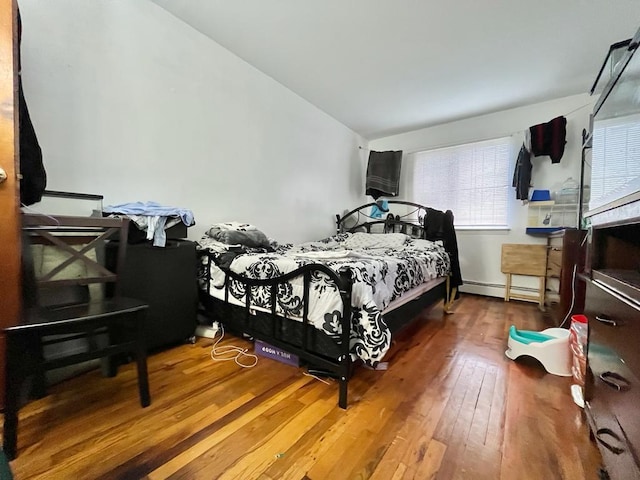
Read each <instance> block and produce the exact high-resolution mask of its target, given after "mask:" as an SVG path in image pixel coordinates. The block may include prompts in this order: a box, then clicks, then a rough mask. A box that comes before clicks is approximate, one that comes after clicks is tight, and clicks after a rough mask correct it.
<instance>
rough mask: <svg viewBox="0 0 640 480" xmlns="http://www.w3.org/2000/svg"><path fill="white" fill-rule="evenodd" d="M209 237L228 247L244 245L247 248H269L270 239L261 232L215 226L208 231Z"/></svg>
mask: <svg viewBox="0 0 640 480" xmlns="http://www.w3.org/2000/svg"><path fill="white" fill-rule="evenodd" d="M207 235H208V236H209V237H211V238H213V239H214V240H216V241H218V242H222V243H226V244H227V245H244V246H245V247H253V248H260V247H264V248H267V247H269V246H270V244H269V239H268V238H267V236H266V235H265V234H264V233H262V232H261V231H260V230H258V229H255V230H247V231H242V230H229V229H224V228H221V227H220V226H216V225H214V226H213V227H211V228H210V229H209V230H208V231H207Z"/></svg>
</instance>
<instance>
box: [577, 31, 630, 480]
mask: <svg viewBox="0 0 640 480" xmlns="http://www.w3.org/2000/svg"><path fill="white" fill-rule="evenodd" d="M639 42H640V31H638V33H636V35H635V36H634V38H633V39H632V40H631V41H630V42H628V43H626V44H623V45H622V46H621V47H620V48H622V50H621V51H618V52H617V53H616V54H615V55H610V56H611V57H615V58H616V59H618V60H617V62H616V67H615V68H612V69H603V71H611V72H613V73H612V74H611V78H609V79H607V82H606V86H605V87H604V90H603V91H602V93H601V94H600V98H599V99H598V101H597V103H596V106H595V110H594V114H593V124H592V126H591V131H590V132H589V135H587V136H586V137H585V145H584V150H583V151H584V152H585V155H584V162H583V166H584V170H583V171H584V176H583V177H584V180H583V182H582V197H583V199H588V200H589V202H588V210H587V211H586V213H585V214H584V219H585V222H586V223H587V224H589V233H588V237H587V239H588V241H587V253H586V265H585V271H584V275H583V278H584V280H585V281H586V292H585V314H586V315H587V317H588V322H589V337H588V345H587V372H586V373H587V375H586V382H585V392H584V394H585V413H586V415H587V419H588V421H589V426H590V428H591V434H592V435H593V438H594V439H595V441H596V443H597V445H598V447H599V449H600V452H601V454H602V459H603V462H604V467H605V468H606V470H607V473H608V476H609V478H611V479H612V480H615V479H640V156H639V155H638V153H637V152H639V151H640V103H639V102H638V99H637V98H636V93H635V92H638V91H640V77H639V76H638V75H637V72H638V71H639V70H640V54H639V53H637V46H638V44H639ZM612 48H613V46H612Z"/></svg>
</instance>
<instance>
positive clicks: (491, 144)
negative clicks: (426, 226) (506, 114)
mask: <svg viewBox="0 0 640 480" xmlns="http://www.w3.org/2000/svg"><path fill="white" fill-rule="evenodd" d="M511 144H512V141H511V138H510V137H507V138H500V139H496V140H488V141H484V142H476V143H469V144H466V145H459V146H455V147H449V148H440V149H437V150H428V151H424V152H417V153H414V154H413V161H414V165H415V167H414V176H413V178H414V180H413V196H414V199H415V201H416V202H418V203H421V204H422V205H426V206H429V207H432V208H436V209H438V210H443V211H446V210H451V211H452V212H453V214H454V218H455V225H456V227H471V228H478V227H481V228H506V227H508V204H509V203H508V199H509V192H510V191H512V190H513V188H512V187H511V184H512V181H513V177H512V172H511V161H510V159H511Z"/></svg>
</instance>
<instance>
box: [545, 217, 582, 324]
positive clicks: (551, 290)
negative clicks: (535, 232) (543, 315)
mask: <svg viewBox="0 0 640 480" xmlns="http://www.w3.org/2000/svg"><path fill="white" fill-rule="evenodd" d="M585 238H586V231H585V230H577V229H574V228H572V229H565V230H560V231H558V232H555V233H553V234H551V235H550V236H549V237H548V240H547V269H546V275H547V279H546V290H545V308H546V311H547V312H548V314H549V316H550V317H551V321H552V323H553V324H554V325H561V324H563V322H564V326H568V325H569V320H568V318H569V317H570V315H571V314H573V313H577V312H581V311H582V309H583V308H584V291H585V282H584V279H582V278H580V273H582V272H583V270H584V265H585Z"/></svg>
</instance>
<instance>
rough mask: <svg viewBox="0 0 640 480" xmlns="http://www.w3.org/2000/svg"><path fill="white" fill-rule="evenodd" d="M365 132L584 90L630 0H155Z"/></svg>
mask: <svg viewBox="0 0 640 480" xmlns="http://www.w3.org/2000/svg"><path fill="white" fill-rule="evenodd" d="M153 1H154V2H155V3H157V4H158V5H160V6H162V7H163V8H165V9H166V10H167V11H169V12H171V13H172V14H174V15H175V16H176V17H178V18H180V19H182V20H184V21H185V22H186V23H188V24H190V25H191V26H193V27H194V28H195V29H197V30H199V31H200V32H202V33H203V34H205V35H207V36H208V37H210V38H212V39H213V40H215V41H216V42H217V43H219V44H220V45H222V46H223V47H225V48H227V49H228V50H230V51H231V52H233V53H234V54H236V55H237V56H239V57H240V58H242V59H244V60H245V61H247V62H248V63H250V64H251V65H253V66H254V67H256V68H257V69H259V70H261V71H262V72H264V73H265V74H267V75H269V76H270V77H272V78H274V79H275V80H277V81H278V82H280V83H281V84H283V85H285V86H286V87H288V88H289V89H291V90H292V91H294V92H296V93H297V94H298V95H300V96H301V97H303V98H305V99H306V100H308V101H309V102H311V103H312V104H314V105H316V106H317V107H318V108H320V109H322V110H323V111H325V112H326V113H328V114H329V115H331V116H332V117H334V118H336V119H337V120H339V121H340V122H342V123H343V124H345V125H347V126H348V127H349V128H351V129H352V130H354V131H355V132H357V133H359V134H361V135H362V136H364V137H366V138H368V139H374V138H379V137H383V136H386V135H390V134H394V133H400V132H405V131H409V130H415V129H417V128H422V127H427V126H431V125H435V124H440V123H445V122H449V121H453V120H459V119H462V118H467V117H472V116H477V115H482V114H485V113H490V112H495V111H499V110H504V109H508V108H513V107H517V106H522V105H527V104H531V103H536V102H540V101H545V100H551V99H554V98H560V97H564V96H568V95H573V94H578V93H586V92H588V90H589V88H590V87H591V84H592V83H593V81H594V79H595V77H596V74H597V72H598V70H599V68H600V66H601V64H602V62H603V60H604V58H605V56H606V53H607V51H608V49H609V45H611V44H612V43H615V42H618V41H620V40H624V39H626V38H629V37H632V36H633V35H634V34H635V32H636V30H637V28H638V27H639V26H640V1H639V0H527V1H524V0H484V1H482V0H456V1H446V0H153Z"/></svg>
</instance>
